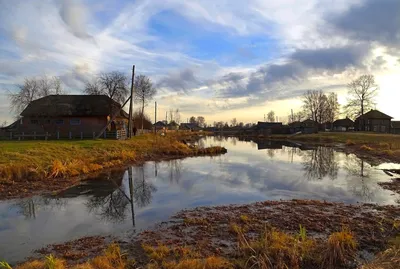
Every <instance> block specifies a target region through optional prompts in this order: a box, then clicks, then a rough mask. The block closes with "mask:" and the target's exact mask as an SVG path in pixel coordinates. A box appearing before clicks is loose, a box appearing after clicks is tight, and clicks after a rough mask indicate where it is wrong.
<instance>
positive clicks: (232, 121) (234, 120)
mask: <svg viewBox="0 0 400 269" xmlns="http://www.w3.org/2000/svg"><path fill="white" fill-rule="evenodd" d="M236 125H237V119H236V118H233V119H232V120H231V126H232V127H235V126H236Z"/></svg>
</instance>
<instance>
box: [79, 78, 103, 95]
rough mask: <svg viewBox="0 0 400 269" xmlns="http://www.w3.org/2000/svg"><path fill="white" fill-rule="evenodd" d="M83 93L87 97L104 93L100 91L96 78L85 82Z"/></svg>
mask: <svg viewBox="0 0 400 269" xmlns="http://www.w3.org/2000/svg"><path fill="white" fill-rule="evenodd" d="M84 93H86V94H88V95H101V94H104V92H103V91H102V90H101V85H100V81H99V79H98V78H95V79H93V80H92V81H86V83H85V89H84Z"/></svg>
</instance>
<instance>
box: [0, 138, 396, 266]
mask: <svg viewBox="0 0 400 269" xmlns="http://www.w3.org/2000/svg"><path fill="white" fill-rule="evenodd" d="M198 143H199V144H201V146H208V145H223V146H225V147H226V148H227V149H228V153H227V154H226V155H223V156H219V157H213V158H211V157H199V158H187V159H183V160H173V161H167V162H159V163H155V162H148V163H146V164H145V165H144V166H139V167H132V168H130V169H128V170H126V171H119V172H109V173H106V174H104V175H102V176H101V177H100V178H98V179H97V180H96V181H89V182H87V183H85V184H82V185H81V186H78V187H74V188H71V189H69V190H66V191H64V192H63V193H62V194H60V195H59V196H58V197H56V198H54V197H42V196H36V197H33V198H28V199H18V200H10V201H4V202H0V260H1V259H5V260H7V261H9V262H11V263H14V262H16V261H20V260H22V259H24V258H25V257H27V256H29V255H31V251H32V250H35V249H38V248H41V247H43V246H45V245H47V244H52V243H60V242H63V241H67V240H72V239H76V238H79V237H82V236H90V235H109V234H111V235H118V236H121V237H122V238H124V237H125V238H127V237H129V236H131V235H132V234H133V233H135V232H137V231H140V230H143V229H146V228H149V227H151V226H152V225H154V224H155V223H157V222H160V221H163V220H167V219H168V218H169V217H170V216H171V215H173V214H174V213H176V212H178V211H179V210H181V209H184V208H193V207H197V206H204V205H220V204H231V203H248V202H254V201H262V200H279V199H292V198H308V199H319V200H329V201H340V202H345V203H356V202H372V203H379V204H395V203H396V201H397V200H399V199H400V197H399V195H397V194H394V193H393V192H391V191H388V190H384V189H382V188H381V187H379V185H377V182H383V181H388V180H390V177H389V176H388V175H386V174H385V173H384V172H383V171H381V170H380V169H383V168H399V165H396V164H383V165H381V166H379V167H371V165H369V164H368V163H366V162H364V161H361V160H360V159H358V158H357V157H355V156H354V155H346V154H344V153H339V152H335V151H334V150H333V149H332V148H325V147H317V148H315V147H314V148H313V147H307V146H299V145H286V146H284V145H282V144H280V143H277V142H273V143H272V142H264V143H259V144H257V143H254V142H245V141H239V140H237V139H235V138H229V139H226V138H217V137H210V138H206V139H203V140H201V141H199V142H198ZM129 174H132V176H131V178H132V180H131V181H130V180H129V178H130V176H129ZM132 201H133V203H132Z"/></svg>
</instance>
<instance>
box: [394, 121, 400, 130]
mask: <svg viewBox="0 0 400 269" xmlns="http://www.w3.org/2000/svg"><path fill="white" fill-rule="evenodd" d="M392 128H396V129H400V121H392Z"/></svg>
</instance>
